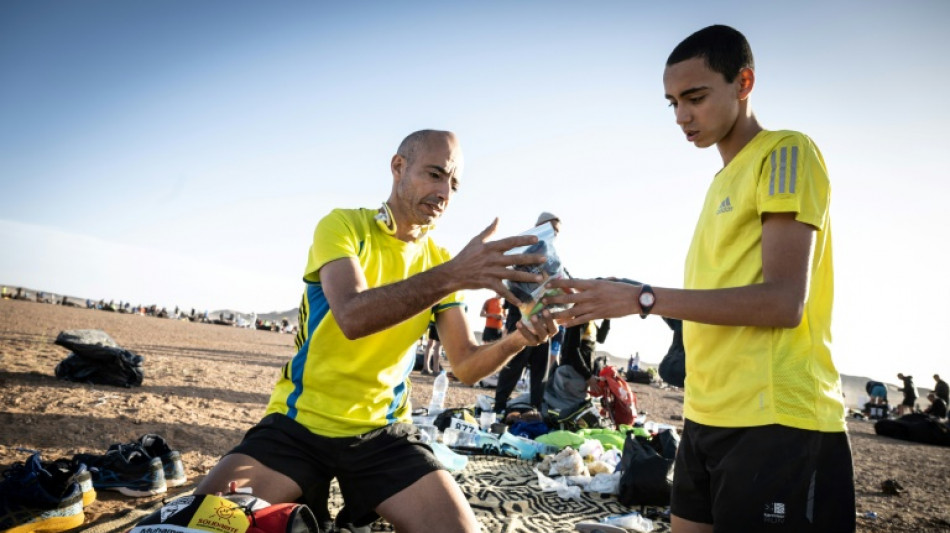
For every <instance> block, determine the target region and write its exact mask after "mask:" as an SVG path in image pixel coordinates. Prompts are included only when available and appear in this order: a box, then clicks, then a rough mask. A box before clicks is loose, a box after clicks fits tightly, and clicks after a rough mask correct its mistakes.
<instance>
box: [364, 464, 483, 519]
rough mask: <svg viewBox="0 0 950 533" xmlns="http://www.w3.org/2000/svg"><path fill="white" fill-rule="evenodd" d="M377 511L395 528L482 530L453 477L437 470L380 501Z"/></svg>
mask: <svg viewBox="0 0 950 533" xmlns="http://www.w3.org/2000/svg"><path fill="white" fill-rule="evenodd" d="M376 512H377V513H379V515H380V516H382V517H383V518H385V519H386V520H388V521H389V522H390V523H392V524H393V526H394V527H395V529H396V531H401V532H410V533H411V532H414V531H445V532H459V533H469V532H476V531H479V525H478V521H477V520H476V519H475V513H474V512H473V511H472V508H471V506H470V505H469V504H468V501H467V500H466V499H465V495H464V494H462V490H461V489H460V488H459V486H458V484H456V483H455V480H454V479H453V478H452V476H451V475H450V474H449V473H448V472H446V471H444V470H438V471H435V472H430V473H429V474H426V475H425V476H423V477H422V478H420V479H419V480H418V481H416V482H415V483H413V484H412V485H410V486H408V487H406V488H405V489H403V490H402V491H400V492H398V493H396V494H394V495H393V496H391V497H389V498H388V499H387V500H386V501H384V502H383V503H381V504H379V506H378V507H377V508H376Z"/></svg>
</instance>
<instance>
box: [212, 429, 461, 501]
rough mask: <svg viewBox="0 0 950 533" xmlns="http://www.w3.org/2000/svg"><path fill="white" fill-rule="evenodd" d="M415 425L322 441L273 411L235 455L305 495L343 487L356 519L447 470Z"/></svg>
mask: <svg viewBox="0 0 950 533" xmlns="http://www.w3.org/2000/svg"><path fill="white" fill-rule="evenodd" d="M419 435H420V433H419V431H418V429H417V428H416V427H415V426H413V425H411V424H402V423H398V424H392V425H389V426H385V427H382V428H379V429H376V430H373V431H370V432H369V433H365V434H363V435H359V436H357V437H321V436H319V435H314V434H313V433H311V432H310V431H309V430H308V429H307V428H305V427H303V426H302V425H300V424H299V423H297V422H296V421H294V420H292V419H291V418H288V417H287V416H285V415H282V414H277V413H272V414H270V415H267V416H266V417H264V419H263V420H261V421H260V422H259V423H258V424H257V425H256V426H254V427H252V428H251V429H250V430H249V431H248V432H247V435H245V436H244V440H243V441H242V442H241V443H240V444H238V445H237V446H236V447H235V448H234V449H233V450H231V451H230V452H228V453H229V454H230V453H242V454H245V455H249V456H251V457H253V458H254V459H256V460H258V461H260V462H261V463H263V464H264V466H266V467H268V468H271V469H273V470H276V471H277V472H280V473H282V474H284V475H285V476H287V477H289V478H291V479H293V480H294V481H295V482H296V483H297V485H299V486H300V488H301V490H302V491H303V492H304V493H308V492H309V491H310V489H311V488H312V487H317V486H320V485H323V484H326V485H329V483H330V481H331V480H332V479H333V478H336V479H337V481H338V482H339V484H340V491H341V492H342V493H343V500H344V501H345V502H346V506H347V509H348V510H349V512H350V514H351V516H364V515H366V514H368V513H370V512H372V511H373V510H374V509H376V507H377V506H378V505H379V504H381V503H382V502H384V501H385V500H386V499H388V498H389V497H390V496H393V495H394V494H396V493H398V492H400V491H401V490H403V489H405V488H407V487H409V486H410V485H412V484H413V483H415V482H416V481H418V480H419V479H421V478H422V477H423V476H425V475H427V474H429V473H431V472H435V471H437V470H443V467H442V465H441V463H439V461H438V459H436V457H435V455H434V454H433V452H432V448H430V447H429V446H428V445H427V444H424V443H423V442H422V440H421V439H420V438H419Z"/></svg>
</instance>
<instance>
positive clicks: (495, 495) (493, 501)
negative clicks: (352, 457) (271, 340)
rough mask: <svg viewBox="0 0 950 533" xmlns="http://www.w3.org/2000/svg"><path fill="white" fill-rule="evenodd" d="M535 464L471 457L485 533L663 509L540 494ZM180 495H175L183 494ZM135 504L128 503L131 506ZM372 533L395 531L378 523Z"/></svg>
mask: <svg viewBox="0 0 950 533" xmlns="http://www.w3.org/2000/svg"><path fill="white" fill-rule="evenodd" d="M534 465H535V463H532V462H529V461H521V460H518V459H511V458H507V457H488V456H475V457H471V458H470V460H469V463H468V465H467V466H466V467H465V469H464V470H462V471H461V472H457V473H456V474H455V479H456V480H457V481H458V483H459V486H461V488H462V492H464V493H465V495H466V497H467V498H468V501H469V503H470V504H471V506H472V509H473V510H474V511H475V516H476V517H477V518H478V521H479V523H480V524H481V525H482V530H483V531H484V532H485V533H561V532H565V533H566V532H570V531H574V525H575V524H577V523H578V522H596V521H598V520H600V519H601V518H604V517H606V516H611V515H618V514H625V513H629V512H631V511H639V512H641V513H644V514H647V513H649V511H651V510H653V511H657V510H662V509H656V508H644V507H634V508H630V507H627V506H624V505H621V504H620V502H619V501H618V500H617V498H616V496H610V495H600V494H595V493H583V495H582V496H581V498H580V500H579V501H578V500H571V499H567V500H565V499H561V498H560V497H558V495H557V493H555V492H542V491H541V488H540V486H539V485H538V478H537V474H535V473H534V470H533V468H534ZM180 495H182V493H179V494H177V495H176V496H180ZM131 501H132V500H130V502H131ZM161 505H162V502H161V501H158V502H151V503H149V504H145V505H141V506H140V507H137V508H133V509H131V510H130V511H129V512H128V513H125V514H123V515H122V516H118V517H109V518H107V519H104V520H101V521H97V523H93V524H87V525H86V526H84V529H83V530H84V531H86V532H88V533H119V532H122V531H126V530H127V529H128V528H130V527H131V526H132V525H134V524H135V523H136V522H138V520H141V519H142V518H143V517H145V516H147V515H148V514H149V513H151V512H153V511H155V510H157V509H158V508H160V507H161ZM342 506H343V498H342V496H341V495H340V491H339V487H338V486H337V485H336V483H334V484H333V486H332V488H331V492H330V508H331V509H332V510H334V511H335V510H339V509H340V508H341V507H342ZM373 530H374V531H392V527H391V526H390V525H389V524H387V523H385V522H383V521H382V520H380V521H377V522H376V524H374V525H373ZM669 530H670V525H669V522H665V521H660V520H654V531H655V532H666V531H669Z"/></svg>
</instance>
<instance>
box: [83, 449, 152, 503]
mask: <svg viewBox="0 0 950 533" xmlns="http://www.w3.org/2000/svg"><path fill="white" fill-rule="evenodd" d="M73 460H74V461H77V462H80V463H85V464H86V465H87V466H88V467H89V471H90V472H91V473H92V485H93V487H95V488H96V489H99V490H115V491H119V492H120V493H122V494H125V495H126V496H133V497H144V496H152V495H153V494H162V493H164V492H165V491H167V490H168V485H167V484H166V483H165V472H164V470H163V469H162V460H161V459H159V458H158V457H151V456H149V454H148V453H147V452H146V451H145V450H144V449H143V448H142V447H141V446H138V445H131V444H123V445H121V446H119V447H117V448H115V449H110V450H109V451H107V452H106V453H105V455H92V454H85V453H80V454H77V455H76V456H75V457H73Z"/></svg>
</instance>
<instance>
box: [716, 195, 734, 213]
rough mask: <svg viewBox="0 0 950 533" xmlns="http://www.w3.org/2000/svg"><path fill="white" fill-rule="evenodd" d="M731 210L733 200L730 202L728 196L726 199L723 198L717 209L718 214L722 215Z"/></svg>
mask: <svg viewBox="0 0 950 533" xmlns="http://www.w3.org/2000/svg"><path fill="white" fill-rule="evenodd" d="M729 211H732V202H730V201H729V197H728V196H726V199H725V200H723V201H722V203H721V204H719V209H717V210H716V214H717V215H721V214H723V213H728V212H729Z"/></svg>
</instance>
